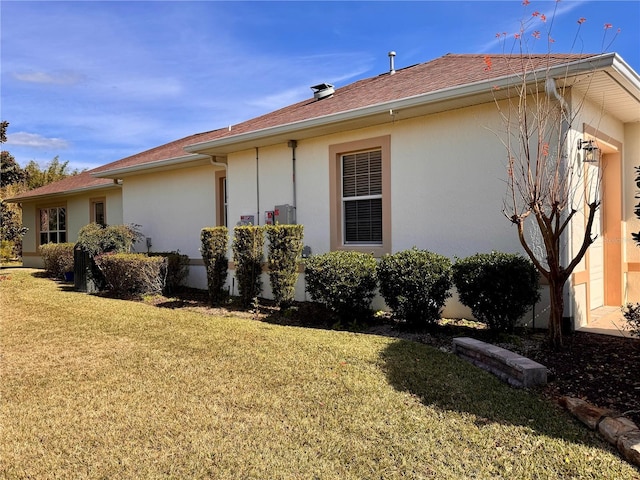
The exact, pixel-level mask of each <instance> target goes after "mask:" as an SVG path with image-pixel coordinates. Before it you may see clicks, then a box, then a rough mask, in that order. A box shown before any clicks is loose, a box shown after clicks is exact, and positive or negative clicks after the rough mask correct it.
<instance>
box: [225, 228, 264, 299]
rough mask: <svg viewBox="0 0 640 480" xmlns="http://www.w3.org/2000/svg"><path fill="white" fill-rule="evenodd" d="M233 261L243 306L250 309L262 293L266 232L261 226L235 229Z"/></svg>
mask: <svg viewBox="0 0 640 480" xmlns="http://www.w3.org/2000/svg"><path fill="white" fill-rule="evenodd" d="M232 249H233V261H234V262H235V267H236V279H237V280H238V293H239V294H240V302H241V303H242V306H243V307H245V308H248V307H250V306H251V304H252V303H253V300H254V298H257V297H259V296H260V294H261V293H262V278H261V275H262V259H263V257H264V253H263V250H264V231H263V229H262V227H259V226H252V225H249V226H238V227H235V228H234V238H233V246H232Z"/></svg>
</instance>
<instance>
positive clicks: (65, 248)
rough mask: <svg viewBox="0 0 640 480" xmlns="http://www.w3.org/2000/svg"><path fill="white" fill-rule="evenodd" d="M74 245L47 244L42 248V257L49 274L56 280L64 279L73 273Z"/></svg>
mask: <svg viewBox="0 0 640 480" xmlns="http://www.w3.org/2000/svg"><path fill="white" fill-rule="evenodd" d="M73 248H74V244H73V243H47V244H45V245H42V246H41V247H40V256H41V257H42V262H43V263H44V269H45V271H46V272H47V274H48V275H49V276H51V277H54V278H64V274H65V273H68V272H73Z"/></svg>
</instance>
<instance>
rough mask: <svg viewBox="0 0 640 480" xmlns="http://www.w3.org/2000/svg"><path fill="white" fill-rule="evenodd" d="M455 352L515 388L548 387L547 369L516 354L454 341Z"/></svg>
mask: <svg viewBox="0 0 640 480" xmlns="http://www.w3.org/2000/svg"><path fill="white" fill-rule="evenodd" d="M453 352H454V353H455V354H456V355H458V356H459V357H460V358H463V359H465V360H467V361H469V362H471V363H473V364H474V365H475V366H477V367H480V368H482V369H483V370H487V371H488V372H491V373H493V374H494V375H495V376H496V377H498V378H499V379H500V380H502V381H504V382H507V383H508V384H509V385H512V386H514V387H525V388H530V387H535V386H538V385H546V384H547V367H545V366H544V365H541V364H539V363H538V362H534V361H533V360H531V359H529V358H526V357H523V356H522V355H519V354H517V353H514V352H512V351H510V350H507V349H505V348H502V347H498V346H496V345H492V344H490V343H485V342H482V341H480V340H476V339H475V338H469V337H457V338H454V339H453Z"/></svg>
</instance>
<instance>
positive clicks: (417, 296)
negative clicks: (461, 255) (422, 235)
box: [378, 247, 451, 327]
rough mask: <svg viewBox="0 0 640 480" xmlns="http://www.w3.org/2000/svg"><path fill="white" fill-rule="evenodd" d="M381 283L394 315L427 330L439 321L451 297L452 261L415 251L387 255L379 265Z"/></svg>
mask: <svg viewBox="0 0 640 480" xmlns="http://www.w3.org/2000/svg"><path fill="white" fill-rule="evenodd" d="M378 280H379V281H380V294H381V295H382V297H383V298H384V301H385V302H386V304H387V305H388V306H389V308H391V309H392V310H393V313H394V315H395V316H396V317H397V318H399V319H402V320H405V321H406V322H407V324H409V325H411V326H413V327H424V326H426V325H428V324H431V323H433V322H435V321H437V320H438V319H439V318H440V311H441V310H442V307H443V306H444V303H445V302H446V300H447V298H449V297H450V296H451V293H450V292H449V290H450V289H451V261H450V260H449V259H448V258H447V257H444V256H442V255H439V254H437V253H432V252H429V251H427V250H419V249H417V248H415V247H414V248H412V249H409V250H404V251H401V252H398V253H394V254H393V255H389V254H387V255H385V256H383V257H382V259H381V260H380V264H379V265H378Z"/></svg>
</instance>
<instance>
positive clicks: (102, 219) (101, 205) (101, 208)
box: [91, 198, 107, 226]
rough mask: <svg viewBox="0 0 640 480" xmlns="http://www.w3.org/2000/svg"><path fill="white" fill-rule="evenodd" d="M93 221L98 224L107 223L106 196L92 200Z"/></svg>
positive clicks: (104, 224)
mask: <svg viewBox="0 0 640 480" xmlns="http://www.w3.org/2000/svg"><path fill="white" fill-rule="evenodd" d="M91 222H93V223H97V224H98V225H102V226H106V225H107V211H106V206H105V200H104V198H97V199H92V200H91Z"/></svg>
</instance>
